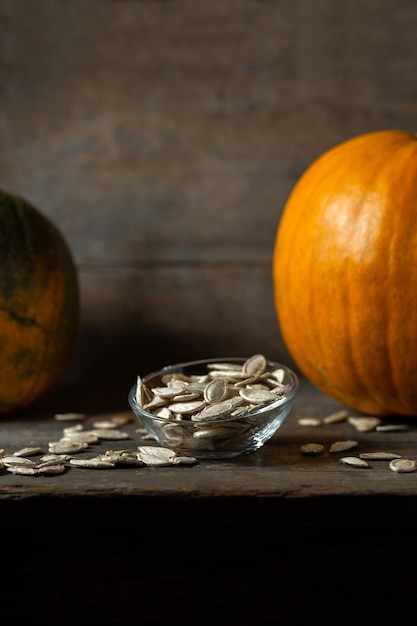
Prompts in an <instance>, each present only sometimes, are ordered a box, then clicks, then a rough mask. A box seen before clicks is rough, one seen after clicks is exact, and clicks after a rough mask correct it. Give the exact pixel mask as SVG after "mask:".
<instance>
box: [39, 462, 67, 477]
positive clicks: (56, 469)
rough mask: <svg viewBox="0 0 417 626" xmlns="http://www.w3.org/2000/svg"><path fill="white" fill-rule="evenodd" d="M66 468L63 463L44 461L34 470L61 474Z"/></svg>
mask: <svg viewBox="0 0 417 626" xmlns="http://www.w3.org/2000/svg"><path fill="white" fill-rule="evenodd" d="M66 469H67V468H66V466H65V465H64V464H63V463H45V464H42V465H38V466H37V467H36V471H37V473H38V474H48V475H51V476H56V475H57V474H63V473H64V472H65V471H66Z"/></svg>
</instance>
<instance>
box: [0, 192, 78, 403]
mask: <svg viewBox="0 0 417 626" xmlns="http://www.w3.org/2000/svg"><path fill="white" fill-rule="evenodd" d="M78 306H79V298H78V280H77V273H76V268H75V265H74V262H73V259H72V256H71V253H70V251H69V249H68V246H67V244H66V242H65V241H64V239H63V237H62V235H61V233H60V232H59V231H58V230H57V228H56V227H55V226H54V225H53V224H52V223H51V222H50V221H49V220H48V219H47V218H46V217H45V216H43V215H42V214H41V213H40V212H39V211H38V210H37V209H36V208H35V207H33V206H31V205H30V204H29V203H28V202H26V201H25V200H24V199H22V198H19V197H17V196H14V195H11V194H8V193H4V192H0V413H11V412H13V411H17V410H20V409H22V408H24V407H27V406H29V405H30V404H31V403H33V402H34V401H35V400H37V399H38V398H39V397H40V396H41V395H43V394H44V393H46V392H47V391H50V390H51V389H52V388H53V387H54V386H55V385H56V383H57V382H58V381H59V380H60V379H61V377H62V376H63V374H64V372H65V369H66V367H67V365H68V362H69V358H70V356H71V352H72V349H73V345H74V342H75V339H76V334H77V329H78Z"/></svg>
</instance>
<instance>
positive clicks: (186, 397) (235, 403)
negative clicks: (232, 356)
mask: <svg viewBox="0 0 417 626" xmlns="http://www.w3.org/2000/svg"><path fill="white" fill-rule="evenodd" d="M206 367H207V371H206V372H204V373H202V374H199V375H186V374H182V373H179V372H177V373H175V372H174V373H167V374H165V375H163V376H162V377H161V382H162V385H161V386H158V385H153V386H150V385H149V384H148V385H147V384H145V383H144V382H143V380H142V378H141V377H140V376H138V377H137V384H136V402H137V404H138V406H139V407H141V408H142V409H144V410H146V411H147V412H148V413H152V414H153V415H155V416H157V417H161V418H164V419H167V420H177V421H181V420H191V421H193V422H212V421H215V420H222V419H225V418H229V417H236V416H238V417H240V416H242V415H244V414H245V413H249V412H251V411H253V410H255V409H258V408H260V407H263V406H266V405H268V404H271V403H273V402H276V401H277V400H278V399H280V398H282V397H284V396H285V394H286V392H287V391H288V389H289V387H290V385H288V384H285V383H284V382H283V381H284V378H285V371H284V370H283V369H282V368H278V369H275V370H270V369H269V368H268V362H267V360H266V358H265V357H264V356H263V355H262V354H254V355H253V356H251V357H249V358H248V359H246V361H245V362H244V363H243V364H242V365H239V364H237V363H228V362H218V363H216V362H212V363H207V366H206Z"/></svg>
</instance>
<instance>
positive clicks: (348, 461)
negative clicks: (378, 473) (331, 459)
mask: <svg viewBox="0 0 417 626" xmlns="http://www.w3.org/2000/svg"><path fill="white" fill-rule="evenodd" d="M339 463H342V464H343V465H351V466H352V467H363V468H366V467H369V465H368V463H367V462H366V461H364V460H363V459H359V458H358V457H357V456H344V457H342V458H341V459H339Z"/></svg>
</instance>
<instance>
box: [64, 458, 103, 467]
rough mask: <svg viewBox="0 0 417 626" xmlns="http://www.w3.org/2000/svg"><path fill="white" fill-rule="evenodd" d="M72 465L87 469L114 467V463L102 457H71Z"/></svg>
mask: <svg viewBox="0 0 417 626" xmlns="http://www.w3.org/2000/svg"><path fill="white" fill-rule="evenodd" d="M69 463H70V465H74V466H75V467H85V468H86V469H114V463H112V462H111V461H110V460H109V461H103V460H102V459H101V458H96V457H95V458H93V459H70V461H69Z"/></svg>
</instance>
